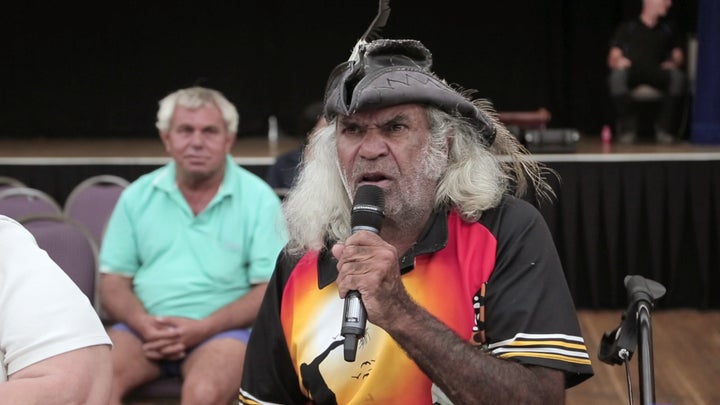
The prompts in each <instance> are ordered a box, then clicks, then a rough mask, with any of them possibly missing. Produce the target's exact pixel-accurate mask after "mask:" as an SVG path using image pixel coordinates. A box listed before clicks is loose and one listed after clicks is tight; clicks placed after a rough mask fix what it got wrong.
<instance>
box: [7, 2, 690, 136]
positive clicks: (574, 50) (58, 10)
mask: <svg viewBox="0 0 720 405" xmlns="http://www.w3.org/2000/svg"><path fill="white" fill-rule="evenodd" d="M14 3H15V4H13V5H10V4H9V5H6V6H4V12H3V13H2V16H0V26H1V28H0V29H2V32H4V34H3V35H2V37H3V41H2V45H0V46H2V48H3V49H2V53H1V54H0V55H2V56H0V60H1V62H0V69H1V70H0V74H1V75H2V81H1V82H0V128H1V130H0V136H3V137H48V138H61V137H152V136H155V129H154V115H155V111H156V107H157V101H158V100H159V99H160V98H162V97H163V96H164V95H166V94H167V93H169V92H171V91H173V90H175V89H177V88H180V87H186V86H190V85H193V84H202V85H206V86H210V87H214V88H217V89H219V90H221V91H222V92H224V93H225V94H226V95H227V96H228V98H230V99H231V101H233V102H234V103H235V104H236V105H237V107H238V109H239V111H240V113H241V117H242V120H241V131H240V132H241V133H240V135H241V136H252V135H262V134H264V133H265V132H266V131H267V119H268V117H269V116H270V115H275V116H277V117H278V119H279V122H280V126H281V129H282V130H283V131H284V132H285V133H289V134H292V133H293V132H294V131H295V130H296V125H295V122H296V121H295V118H294V117H295V116H297V114H298V113H299V111H301V110H302V108H303V107H304V106H305V105H306V104H308V103H310V102H312V101H314V100H317V99H320V98H321V97H322V92H323V88H324V85H325V79H326V77H327V75H328V73H329V72H330V70H331V69H332V68H333V67H334V66H335V65H336V64H337V63H338V62H340V61H342V60H345V59H347V58H348V56H349V54H350V50H351V48H352V47H353V45H354V43H355V41H356V40H357V38H358V37H359V36H360V34H361V33H362V32H363V31H364V30H365V29H366V27H367V26H368V24H369V22H370V21H371V19H372V18H373V17H374V15H375V11H376V8H377V2H376V1H374V0H365V1H349V0H318V1H290V0H287V1H285V0H262V1H260V0H246V1H234V2H193V1H176V2H163V1H160V2H137V3H128V2H115V3H104V4H102V5H100V4H98V5H96V6H95V7H97V8H88V7H87V5H74V4H67V2H65V3H56V4H46V3H45V2H33V1H27V2H14ZM11 4H12V3H11ZM391 7H392V13H391V16H390V20H389V24H388V27H387V28H386V29H385V31H384V34H385V36H386V37H389V38H414V39H419V40H420V41H422V42H423V43H425V45H427V46H428V48H429V49H430V50H431V51H432V52H433V55H434V59H435V68H436V69H435V70H436V71H437V72H438V73H439V74H440V75H441V76H442V77H444V78H446V79H447V80H448V81H449V82H451V83H456V84H459V85H461V86H463V87H465V88H468V89H476V90H477V91H478V93H477V94H478V95H479V96H482V97H485V98H488V99H490V100H491V101H492V102H493V103H494V104H495V106H496V108H497V109H498V110H504V111H508V110H532V109H536V108H539V107H545V108H548V109H549V110H550V111H551V112H552V115H553V117H552V121H551V122H550V126H552V127H573V128H577V129H579V130H581V132H583V133H585V134H588V135H589V136H597V133H598V132H599V128H600V127H601V126H602V125H603V124H605V123H608V122H610V121H611V118H612V116H611V114H612V112H611V110H610V105H609V102H608V100H607V92H606V88H605V76H606V73H607V69H606V65H605V57H606V53H607V42H608V39H609V37H610V35H611V34H612V31H613V29H614V27H615V25H616V24H617V23H619V22H620V21H621V20H623V19H626V18H630V17H632V16H635V15H636V14H637V13H638V11H639V9H640V1H639V0H609V1H590V0H523V1H504V2H497V1H481V2H477V1H460V0H446V1H435V2H418V1H416V0H393V1H392V2H391ZM697 7H698V6H697V0H685V1H682V0H677V1H675V2H674V5H673V8H672V9H671V16H672V17H673V18H675V19H676V20H677V21H678V22H679V24H680V25H681V26H682V27H683V28H684V29H685V30H686V31H687V32H688V33H694V32H695V29H696V21H697Z"/></svg>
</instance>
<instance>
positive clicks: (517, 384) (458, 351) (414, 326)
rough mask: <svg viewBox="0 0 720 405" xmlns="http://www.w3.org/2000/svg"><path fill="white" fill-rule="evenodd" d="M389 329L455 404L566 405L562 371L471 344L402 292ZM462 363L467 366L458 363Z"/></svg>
mask: <svg viewBox="0 0 720 405" xmlns="http://www.w3.org/2000/svg"><path fill="white" fill-rule="evenodd" d="M403 295H404V298H403V300H402V302H399V303H398V304H399V305H398V308H397V309H393V310H389V311H386V314H389V315H391V316H392V317H388V319H387V321H383V323H384V324H386V326H385V327H384V329H385V330H386V331H387V332H388V333H389V334H390V335H391V336H392V337H393V338H394V339H395V340H396V341H397V342H398V343H399V344H400V346H402V347H403V349H405V351H406V352H407V354H408V355H409V356H410V357H411V358H412V359H413V360H414V361H415V363H417V365H418V366H419V367H420V368H421V369H422V370H423V372H425V374H427V375H428V377H430V379H431V380H432V381H433V382H434V383H435V384H436V385H437V386H439V387H440V388H441V389H442V390H443V392H444V393H445V395H447V396H448V398H450V399H451V400H452V401H453V403H454V404H456V405H459V404H477V403H488V404H491V403H507V404H561V403H563V402H564V398H565V392H564V390H565V377H564V373H563V372H562V371H559V370H553V369H549V368H544V367H526V366H523V365H521V364H519V363H516V362H512V361H508V360H502V359H497V358H495V357H493V356H491V355H489V354H487V353H484V352H482V351H481V350H479V348H477V347H476V346H472V345H470V344H469V343H468V342H466V341H464V340H462V339H461V338H460V337H459V336H457V335H456V334H455V333H454V332H453V331H451V330H450V329H449V328H448V327H447V326H445V325H444V324H443V323H442V322H440V321H439V320H437V319H436V318H435V317H433V316H432V315H430V314H429V313H427V311H425V310H424V309H422V308H420V307H419V306H417V305H416V304H415V303H414V302H412V301H411V299H410V297H407V295H406V294H403ZM459 364H462V367H458V365H459Z"/></svg>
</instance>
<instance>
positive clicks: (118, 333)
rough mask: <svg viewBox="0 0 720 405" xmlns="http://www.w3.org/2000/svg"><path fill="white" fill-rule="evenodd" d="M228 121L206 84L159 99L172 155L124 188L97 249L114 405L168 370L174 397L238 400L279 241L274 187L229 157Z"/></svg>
mask: <svg viewBox="0 0 720 405" xmlns="http://www.w3.org/2000/svg"><path fill="white" fill-rule="evenodd" d="M237 126H238V113H237V111H236V109H235V107H234V106H233V104H231V103H230V102H229V101H228V100H227V99H226V98H225V97H224V96H223V95H222V94H221V93H219V92H217V91H215V90H211V89H206V88H201V87H193V88H188V89H182V90H178V91H176V92H174V93H172V94H170V95H168V96H167V97H165V98H164V99H163V100H161V101H160V108H159V111H158V115H157V128H158V130H159V132H160V138H161V139H162V142H163V143H164V145H165V148H166V149H167V151H168V153H169V155H170V156H171V157H172V161H171V162H170V163H168V164H167V165H165V166H163V167H161V168H159V169H157V170H155V171H153V172H151V173H148V174H145V175H143V176H141V177H140V178H139V179H137V180H136V181H135V182H133V183H132V184H131V185H130V186H128V187H127V189H126V190H125V191H124V192H123V194H122V196H121V197H120V199H119V200H118V203H117V205H116V206H115V209H114V211H113V214H112V216H111V218H110V220H109V222H108V226H107V229H106V232H105V235H104V238H103V244H102V247H101V251H100V267H101V272H102V276H101V281H100V293H101V300H102V303H103V308H104V310H105V311H106V313H107V314H108V316H110V317H111V318H112V319H113V320H114V321H117V322H118V323H117V324H115V325H113V327H112V328H111V329H110V331H109V335H110V338H111V339H112V341H113V345H114V348H113V351H112V353H113V369H114V382H113V390H112V398H111V401H110V403H111V404H120V403H121V401H122V398H123V396H124V395H125V394H126V393H127V392H128V391H130V390H132V389H133V388H135V387H137V386H139V385H141V384H143V383H146V382H149V381H151V380H153V379H156V378H159V377H161V376H164V375H173V374H177V375H180V376H182V377H183V389H182V397H183V398H182V399H183V403H192V404H196V403H212V404H226V403H229V402H231V401H232V400H233V399H235V398H237V392H238V387H239V385H240V381H241V378H242V372H243V369H242V367H243V361H244V358H245V349H246V344H247V340H248V337H249V333H250V328H251V326H252V324H253V322H254V321H255V317H256V315H257V312H258V309H259V305H260V301H261V299H262V297H263V294H264V293H265V288H266V286H267V282H268V280H269V278H270V276H271V274H272V271H273V268H274V265H275V260H276V258H277V256H278V254H279V252H280V250H281V249H282V248H283V246H284V245H285V242H286V241H287V235H286V231H285V227H284V222H283V220H282V211H281V209H280V200H279V199H278V197H277V196H276V194H275V193H274V191H273V190H272V189H271V188H270V186H268V185H267V183H265V181H264V180H262V179H261V178H259V177H257V176H255V175H254V174H252V173H250V172H249V171H247V170H245V169H243V168H241V167H240V166H238V165H237V164H236V163H235V162H234V161H233V160H232V158H231V156H230V150H231V147H232V144H233V142H234V141H235V137H236V133H237Z"/></svg>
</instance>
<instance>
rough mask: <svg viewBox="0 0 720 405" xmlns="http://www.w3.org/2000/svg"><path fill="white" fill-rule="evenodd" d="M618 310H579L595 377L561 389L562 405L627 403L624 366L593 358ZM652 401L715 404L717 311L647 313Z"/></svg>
mask: <svg viewBox="0 0 720 405" xmlns="http://www.w3.org/2000/svg"><path fill="white" fill-rule="evenodd" d="M621 313H622V311H579V318H580V322H581V327H582V331H583V335H584V337H585V343H586V345H587V346H588V349H589V350H590V352H591V359H592V361H593V369H594V370H595V376H593V377H592V378H591V379H590V380H588V381H586V382H584V383H583V384H580V385H578V386H577V387H574V388H571V389H569V390H568V391H567V403H568V404H577V405H580V404H583V405H584V404H595V405H605V404H607V405H610V404H627V403H628V394H627V380H626V372H625V367H623V366H615V365H609V364H606V363H603V362H601V361H600V360H598V358H597V352H598V348H599V346H600V339H601V337H602V335H603V333H604V332H607V331H611V330H614V329H615V328H616V327H617V326H618V325H619V324H620V316H621ZM652 328H653V330H652V335H653V352H654V356H653V359H654V366H655V367H654V368H655V393H656V396H655V403H657V404H673V405H711V404H720V311H705V312H704V311H697V310H690V309H674V310H663V311H658V312H655V313H653V314H652ZM637 366H638V356H637V353H635V355H634V356H633V357H632V359H631V361H630V370H631V373H630V375H631V378H632V385H633V392H634V394H633V399H634V403H635V404H640V403H641V402H640V381H639V376H638V369H637Z"/></svg>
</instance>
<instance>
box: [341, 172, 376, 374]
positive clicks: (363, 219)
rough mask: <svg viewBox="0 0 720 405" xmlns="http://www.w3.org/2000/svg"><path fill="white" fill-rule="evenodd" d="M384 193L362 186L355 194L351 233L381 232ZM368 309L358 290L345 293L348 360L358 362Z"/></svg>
mask: <svg viewBox="0 0 720 405" xmlns="http://www.w3.org/2000/svg"><path fill="white" fill-rule="evenodd" d="M384 208H385V195H384V194H383V191H382V189H381V188H380V187H378V186H373V185H369V184H366V185H362V186H360V187H358V189H357V192H356V193H355V201H354V202H353V207H352V212H351V214H350V226H351V227H352V229H351V232H352V233H355V232H359V231H370V232H373V233H375V234H379V233H380V227H381V226H382V221H383V218H385V213H384V212H383V209H384ZM366 323H367V312H366V311H365V306H364V305H363V303H362V299H361V298H360V293H359V292H358V291H357V290H351V291H348V293H347V295H346V296H345V308H344V310H343V319H342V327H341V328H340V333H341V334H342V335H343V336H344V337H345V342H344V346H343V347H344V354H345V361H355V353H356V352H357V344H358V340H360V339H362V337H363V336H365V324H366Z"/></svg>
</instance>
